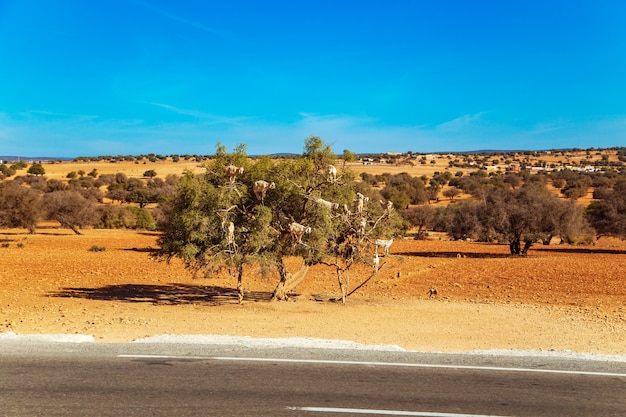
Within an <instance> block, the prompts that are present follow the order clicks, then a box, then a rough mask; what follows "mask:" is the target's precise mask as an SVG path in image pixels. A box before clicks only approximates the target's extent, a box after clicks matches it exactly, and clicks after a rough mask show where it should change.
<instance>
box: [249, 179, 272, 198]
mask: <svg viewBox="0 0 626 417" xmlns="http://www.w3.org/2000/svg"><path fill="white" fill-rule="evenodd" d="M275 188H276V184H274V183H273V182H267V181H263V180H259V181H255V183H254V187H253V188H252V190H253V191H254V195H255V196H256V199H257V200H258V201H260V202H261V203H263V201H264V200H265V194H266V193H267V190H273V189H275Z"/></svg>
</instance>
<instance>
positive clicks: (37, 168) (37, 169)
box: [27, 163, 46, 176]
mask: <svg viewBox="0 0 626 417" xmlns="http://www.w3.org/2000/svg"><path fill="white" fill-rule="evenodd" d="M27 172H28V173H29V174H31V175H40V176H41V175H44V174H45V173H46V170H45V168H44V167H43V165H41V164H39V163H36V164H32V165H31V166H30V168H28V171H27Z"/></svg>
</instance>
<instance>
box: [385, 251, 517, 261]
mask: <svg viewBox="0 0 626 417" xmlns="http://www.w3.org/2000/svg"><path fill="white" fill-rule="evenodd" d="M392 255H401V256H418V257H422V258H480V259H490V258H511V257H512V256H511V254H509V253H485V252H394V253H393V254H392Z"/></svg>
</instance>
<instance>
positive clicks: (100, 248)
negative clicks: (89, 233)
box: [89, 245, 106, 252]
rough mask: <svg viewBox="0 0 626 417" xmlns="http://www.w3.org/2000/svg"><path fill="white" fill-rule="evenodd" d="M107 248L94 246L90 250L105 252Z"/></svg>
mask: <svg viewBox="0 0 626 417" xmlns="http://www.w3.org/2000/svg"><path fill="white" fill-rule="evenodd" d="M105 250H106V248H105V247H104V246H98V245H92V246H91V247H90V248H89V251H90V252H104V251H105Z"/></svg>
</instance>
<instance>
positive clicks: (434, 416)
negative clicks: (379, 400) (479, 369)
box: [287, 407, 505, 417]
mask: <svg viewBox="0 0 626 417" xmlns="http://www.w3.org/2000/svg"><path fill="white" fill-rule="evenodd" d="M287 409H289V410H295V411H309V412H311V413H350V414H373V415H379V416H422V417H505V416H495V415H485V414H454V413H436V412H428V411H400V410H371V409H367V408H333V407H287Z"/></svg>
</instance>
